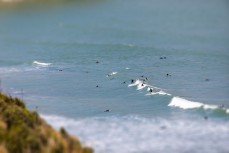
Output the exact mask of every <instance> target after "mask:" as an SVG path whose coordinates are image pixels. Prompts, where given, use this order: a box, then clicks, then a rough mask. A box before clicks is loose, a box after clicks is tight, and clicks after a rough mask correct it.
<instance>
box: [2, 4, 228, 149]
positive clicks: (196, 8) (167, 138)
mask: <svg viewBox="0 0 229 153" xmlns="http://www.w3.org/2000/svg"><path fill="white" fill-rule="evenodd" d="M228 15H229V3H228V1H226V0H194V1H188V0H174V1H171V0H161V1H159V0H141V1H137V0H125V1H121V0H105V1H95V2H93V3H86V4H84V3H80V4H79V3H75V2H66V3H61V4H59V3H58V4H47V3H40V4H34V5H32V4H29V5H25V6H21V5H20V6H16V7H7V8H0V79H1V89H3V90H4V91H5V92H7V93H9V94H10V95H13V96H18V97H21V98H23V99H24V100H25V101H26V104H27V106H28V107H29V108H30V109H31V110H35V109H37V110H38V112H39V113H40V114H41V115H42V116H43V117H44V118H45V119H46V120H47V121H48V122H49V123H50V124H52V125H53V126H54V127H56V128H59V127H60V126H64V127H65V128H66V129H67V130H69V131H70V133H73V134H75V135H77V136H79V137H80V139H81V140H83V142H84V143H85V144H87V145H91V146H92V147H93V148H95V152H96V153H152V152H174V153H177V152H182V153H183V152H201V153H202V152H209V153H215V152H217V153H218V152H220V153H223V152H225V153H226V152H228V151H229V149H228V147H227V144H229V109H228V108H229V94H228V93H229V68H228V66H229V60H228V59H229V19H228ZM161 58H163V59H161ZM97 61H99V63H96V62H97ZM114 72H115V73H114ZM116 72H117V73H116ZM109 74H110V75H109ZM167 74H169V75H171V76H167ZM142 76H143V77H142ZM146 77H147V80H146V81H145V82H144V86H143V87H145V85H146V87H145V88H143V89H140V88H141V87H142V83H143V82H141V81H140V82H139V81H138V80H139V79H140V80H142V79H146ZM131 79H134V82H135V81H136V82H135V83H136V84H135V86H134V84H132V85H133V86H132V85H131ZM138 82H139V84H137V83H138ZM97 85H98V87H96V86H97ZM156 87H158V88H156ZM147 88H152V89H153V94H152V93H151V94H150V93H149V91H147ZM105 110H110V111H109V112H104V111H105ZM204 117H205V118H206V117H207V119H204Z"/></svg>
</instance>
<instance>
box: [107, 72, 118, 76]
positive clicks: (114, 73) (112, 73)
mask: <svg viewBox="0 0 229 153" xmlns="http://www.w3.org/2000/svg"><path fill="white" fill-rule="evenodd" d="M116 74H118V72H111V73H110V74H108V75H107V76H106V77H109V76H112V75H116Z"/></svg>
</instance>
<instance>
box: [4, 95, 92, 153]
mask: <svg viewBox="0 0 229 153" xmlns="http://www.w3.org/2000/svg"><path fill="white" fill-rule="evenodd" d="M0 152H1V153H44V152H45V153H93V150H92V149H91V148H88V147H82V145H81V143H80V142H79V140H77V139H76V138H73V137H72V136H70V135H69V134H68V133H67V131H66V130H65V129H64V128H61V129H60V132H57V131H55V130H54V129H53V128H52V127H51V126H49V125H48V124H47V123H46V122H45V121H44V120H43V119H41V118H40V117H39V115H38V114H37V113H36V112H30V111H29V110H28V109H27V108H26V107H25V104H24V103H23V102H22V101H21V100H20V99H18V98H12V97H11V96H7V95H5V94H3V93H0Z"/></svg>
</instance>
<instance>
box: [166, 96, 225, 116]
mask: <svg viewBox="0 0 229 153" xmlns="http://www.w3.org/2000/svg"><path fill="white" fill-rule="evenodd" d="M168 106H171V107H178V108H182V109H194V108H203V109H205V110H207V109H212V110H215V109H220V110H223V111H225V112H226V113H229V109H227V108H224V107H220V106H217V105H209V104H204V103H201V102H195V101H189V100H186V99H183V98H180V97H173V98H172V100H171V102H170V103H169V104H168Z"/></svg>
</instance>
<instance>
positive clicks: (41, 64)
mask: <svg viewBox="0 0 229 153" xmlns="http://www.w3.org/2000/svg"><path fill="white" fill-rule="evenodd" d="M33 64H36V65H39V66H43V67H47V66H49V65H51V64H52V63H44V62H38V61H33Z"/></svg>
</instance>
